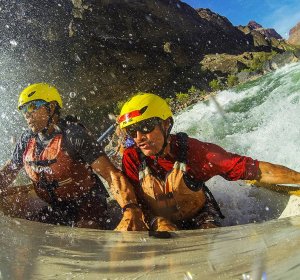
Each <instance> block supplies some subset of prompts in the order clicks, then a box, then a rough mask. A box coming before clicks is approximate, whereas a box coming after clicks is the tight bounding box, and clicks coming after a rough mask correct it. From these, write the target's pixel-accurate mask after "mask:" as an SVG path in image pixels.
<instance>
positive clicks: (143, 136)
mask: <svg viewBox="0 0 300 280" xmlns="http://www.w3.org/2000/svg"><path fill="white" fill-rule="evenodd" d="M143 138H145V134H143V133H142V132H140V131H137V132H136V137H135V138H134V139H136V140H142V139H143Z"/></svg>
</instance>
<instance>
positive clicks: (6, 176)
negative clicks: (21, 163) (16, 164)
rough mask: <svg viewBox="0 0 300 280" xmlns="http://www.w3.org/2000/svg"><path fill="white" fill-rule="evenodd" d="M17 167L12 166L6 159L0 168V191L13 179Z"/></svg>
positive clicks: (16, 172) (17, 170)
mask: <svg viewBox="0 0 300 280" xmlns="http://www.w3.org/2000/svg"><path fill="white" fill-rule="evenodd" d="M18 172H19V169H14V168H13V167H12V163H11V161H7V162H6V163H5V165H4V166H3V167H2V168H1V170H0V191H3V190H5V189H7V188H8V187H9V186H10V185H11V184H12V182H13V181H14V180H15V178H16V176H17V174H18Z"/></svg>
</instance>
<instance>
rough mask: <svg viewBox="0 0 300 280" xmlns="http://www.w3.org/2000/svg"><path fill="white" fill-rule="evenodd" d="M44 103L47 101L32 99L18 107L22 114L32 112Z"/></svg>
mask: <svg viewBox="0 0 300 280" xmlns="http://www.w3.org/2000/svg"><path fill="white" fill-rule="evenodd" d="M46 104H48V103H47V102H46V101H44V100H33V101H31V102H28V103H26V104H25V105H23V106H22V107H21V108H20V110H21V111H22V113H23V114H26V113H32V112H34V111H36V110H38V109H40V108H41V107H42V106H45V105H46Z"/></svg>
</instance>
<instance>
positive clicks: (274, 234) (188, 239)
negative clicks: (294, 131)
mask: <svg viewBox="0 0 300 280" xmlns="http://www.w3.org/2000/svg"><path fill="white" fill-rule="evenodd" d="M220 186H222V187H220ZM209 187H210V188H211V190H212V191H213V192H214V194H215V196H216V199H217V200H218V201H219V202H220V205H221V209H222V211H223V213H224V214H225V215H226V218H225V220H224V227H221V228H217V229H206V230H191V231H178V232H174V233H172V234H171V238H169V239H159V238H155V237H152V236H149V234H148V233H147V232H125V233H123V232H114V231H101V230H91V229H80V228H70V227H63V226H53V225H48V224H41V223H36V222H30V221H26V220H24V219H17V218H13V217H9V215H16V214H18V211H15V210H16V209H17V208H18V207H17V206H18V205H19V206H20V205H21V206H22V207H23V206H24V203H25V202H26V203H27V205H31V208H30V207H28V208H27V210H28V211H36V210H37V209H38V207H40V206H42V203H41V202H40V201H39V200H37V199H36V197H35V196H34V194H33V193H31V192H28V193H27V194H26V192H23V194H22V195H19V196H16V194H13V195H12V196H11V198H12V197H13V196H15V198H16V197H18V201H16V202H15V203H13V201H12V200H8V199H6V200H3V199H2V205H1V207H2V210H4V212H5V214H6V215H4V214H3V213H0V227H1V231H0V250H1V253H0V279H14V280H16V279H170V277H172V279H187V280H190V279H299V278H298V277H299V275H300V265H299V262H300V250H299V248H300V216H299V208H300V207H299V205H300V197H299V196H298V193H297V192H296V193H294V194H292V193H289V192H287V191H285V192H284V193H282V190H280V191H278V190H276V191H274V190H268V189H266V188H257V187H251V186H249V185H248V184H245V183H244V182H234V183H233V182H226V181H224V180H222V179H216V180H214V181H210V182H209ZM293 190H294V189H289V191H293ZM295 191H297V190H296V189H295ZM24 194H26V195H24ZM28 202H29V203H28ZM26 203H25V204H26ZM8 205H10V206H12V205H14V207H15V208H10V209H14V211H15V212H14V211H12V210H10V212H9V211H8V210H9V209H8V208H9V207H8ZM5 207H6V208H5ZM7 207H8V208H7Z"/></svg>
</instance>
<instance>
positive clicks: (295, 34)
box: [288, 22, 300, 46]
mask: <svg viewBox="0 0 300 280" xmlns="http://www.w3.org/2000/svg"><path fill="white" fill-rule="evenodd" d="M288 43H289V44H291V45H296V46H299V45H300V22H299V23H297V25H296V26H295V27H293V28H292V29H291V30H290V32H289V39H288Z"/></svg>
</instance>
